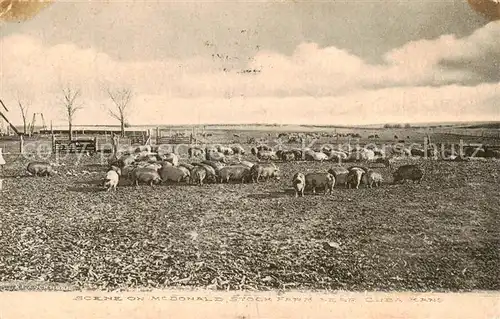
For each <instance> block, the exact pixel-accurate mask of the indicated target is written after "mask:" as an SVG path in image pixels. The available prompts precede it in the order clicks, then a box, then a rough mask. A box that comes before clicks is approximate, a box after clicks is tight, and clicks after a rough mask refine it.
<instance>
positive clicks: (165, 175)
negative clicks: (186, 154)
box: [159, 166, 190, 183]
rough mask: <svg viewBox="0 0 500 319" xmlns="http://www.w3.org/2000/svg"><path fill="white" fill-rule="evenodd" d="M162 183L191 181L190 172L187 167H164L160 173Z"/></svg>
mask: <svg viewBox="0 0 500 319" xmlns="http://www.w3.org/2000/svg"><path fill="white" fill-rule="evenodd" d="M159 174H160V177H161V180H162V182H166V181H171V182H176V183H180V182H183V181H187V182H188V181H189V175H190V172H189V171H188V170H187V169H186V168H185V167H174V166H163V167H162V168H161V169H160V171H159Z"/></svg>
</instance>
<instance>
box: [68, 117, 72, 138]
mask: <svg viewBox="0 0 500 319" xmlns="http://www.w3.org/2000/svg"><path fill="white" fill-rule="evenodd" d="M68 128H69V134H68V135H69V141H70V142H71V141H72V140H73V123H71V121H69V122H68Z"/></svg>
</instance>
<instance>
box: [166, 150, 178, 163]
mask: <svg viewBox="0 0 500 319" xmlns="http://www.w3.org/2000/svg"><path fill="white" fill-rule="evenodd" d="M164 161H165V162H170V163H172V165H173V166H177V165H179V155H177V154H174V153H167V154H165V159H164Z"/></svg>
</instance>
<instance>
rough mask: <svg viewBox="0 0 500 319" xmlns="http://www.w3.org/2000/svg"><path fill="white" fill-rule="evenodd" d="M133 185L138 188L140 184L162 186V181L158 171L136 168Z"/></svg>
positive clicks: (132, 176) (132, 173) (132, 174)
mask: <svg viewBox="0 0 500 319" xmlns="http://www.w3.org/2000/svg"><path fill="white" fill-rule="evenodd" d="M131 179H132V184H135V186H138V185H139V183H145V184H149V185H150V186H153V185H154V184H160V183H161V181H162V179H161V177H160V175H159V174H158V171H156V170H154V169H151V168H142V167H140V168H136V169H134V170H133V171H132V172H131Z"/></svg>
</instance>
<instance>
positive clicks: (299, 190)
mask: <svg viewBox="0 0 500 319" xmlns="http://www.w3.org/2000/svg"><path fill="white" fill-rule="evenodd" d="M292 186H293V189H294V190H295V197H296V198H297V197H299V194H300V196H301V197H303V196H304V189H305V188H306V177H305V176H304V174H302V173H295V174H294V175H293V177H292Z"/></svg>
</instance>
